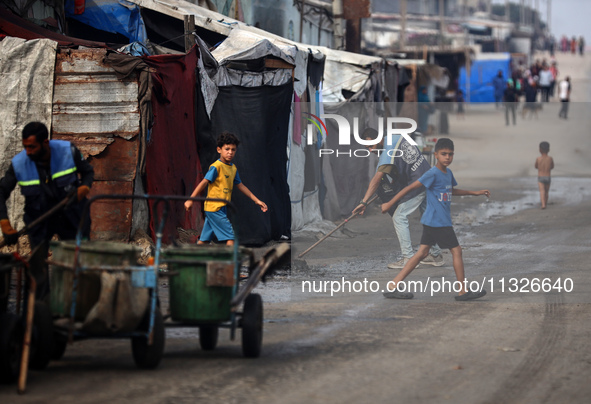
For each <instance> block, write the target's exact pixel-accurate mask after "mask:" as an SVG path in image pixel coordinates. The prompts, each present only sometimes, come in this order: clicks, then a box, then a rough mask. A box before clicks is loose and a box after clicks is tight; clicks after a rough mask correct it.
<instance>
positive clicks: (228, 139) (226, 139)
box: [217, 132, 240, 147]
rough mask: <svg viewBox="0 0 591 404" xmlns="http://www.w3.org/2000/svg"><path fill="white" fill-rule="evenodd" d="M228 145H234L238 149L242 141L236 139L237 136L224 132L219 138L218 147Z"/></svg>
mask: <svg viewBox="0 0 591 404" xmlns="http://www.w3.org/2000/svg"><path fill="white" fill-rule="evenodd" d="M226 144H233V145H235V146H236V147H238V145H239V144H240V140H238V138H237V137H236V135H234V134H233V133H230V132H222V133H220V135H219V136H218V140H217V146H218V147H223V146H224V145H226Z"/></svg>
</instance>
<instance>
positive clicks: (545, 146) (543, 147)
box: [540, 142, 550, 153]
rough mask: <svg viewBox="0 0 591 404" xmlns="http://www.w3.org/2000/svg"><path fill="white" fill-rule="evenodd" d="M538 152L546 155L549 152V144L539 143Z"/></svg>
mask: <svg viewBox="0 0 591 404" xmlns="http://www.w3.org/2000/svg"><path fill="white" fill-rule="evenodd" d="M540 150H541V151H543V152H544V153H548V152H549V151H550V143H548V142H541V143H540Z"/></svg>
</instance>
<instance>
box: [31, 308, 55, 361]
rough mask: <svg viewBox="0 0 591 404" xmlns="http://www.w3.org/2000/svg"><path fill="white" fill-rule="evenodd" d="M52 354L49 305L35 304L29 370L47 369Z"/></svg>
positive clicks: (51, 328)
mask: <svg viewBox="0 0 591 404" xmlns="http://www.w3.org/2000/svg"><path fill="white" fill-rule="evenodd" d="M52 353H53V318H52V316H51V310H50V309H49V305H48V304H47V303H45V302H41V301H36V302H35V315H34V316H33V333H32V335H31V358H30V360H29V368H30V369H35V370H42V369H45V368H46V367H47V365H48V364H49V361H50V360H51V355H52Z"/></svg>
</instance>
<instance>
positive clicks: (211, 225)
mask: <svg viewBox="0 0 591 404" xmlns="http://www.w3.org/2000/svg"><path fill="white" fill-rule="evenodd" d="M214 234H215V236H216V238H217V239H218V241H227V240H234V229H232V224H231V223H230V220H229V219H228V215H227V214H226V207H225V206H224V207H222V208H221V209H220V210H218V211H217V212H205V223H204V224H203V230H201V237H199V240H200V241H211V237H212V236H213V235H214Z"/></svg>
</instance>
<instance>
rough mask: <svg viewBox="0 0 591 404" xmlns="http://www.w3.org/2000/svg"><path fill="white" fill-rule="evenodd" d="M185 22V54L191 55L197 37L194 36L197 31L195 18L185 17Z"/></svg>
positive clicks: (191, 16) (192, 16)
mask: <svg viewBox="0 0 591 404" xmlns="http://www.w3.org/2000/svg"><path fill="white" fill-rule="evenodd" d="M183 20H184V25H185V53H189V51H190V50H191V48H192V47H193V46H194V45H195V36H194V35H193V32H194V31H195V16H194V15H185V16H184V18H183Z"/></svg>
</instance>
